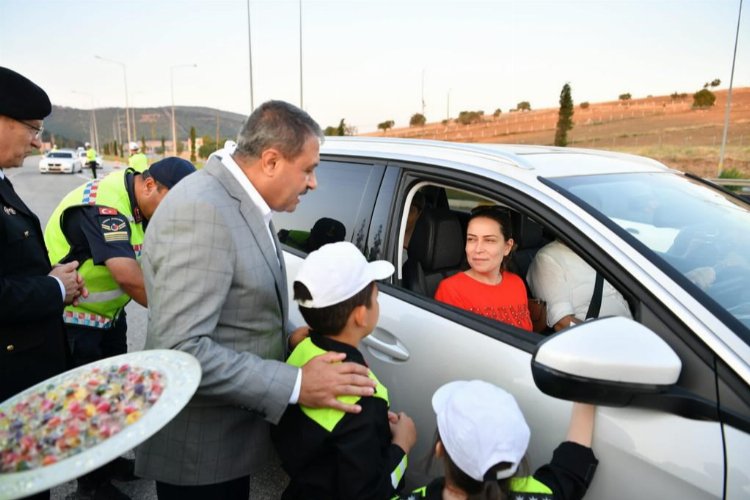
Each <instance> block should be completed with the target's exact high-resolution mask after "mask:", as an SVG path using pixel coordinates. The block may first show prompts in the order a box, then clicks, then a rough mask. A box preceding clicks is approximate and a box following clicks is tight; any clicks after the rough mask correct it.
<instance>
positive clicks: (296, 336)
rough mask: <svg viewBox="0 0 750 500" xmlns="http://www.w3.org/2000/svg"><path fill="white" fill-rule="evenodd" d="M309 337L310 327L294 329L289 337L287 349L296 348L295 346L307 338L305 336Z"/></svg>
mask: <svg viewBox="0 0 750 500" xmlns="http://www.w3.org/2000/svg"><path fill="white" fill-rule="evenodd" d="M308 335H310V327H309V326H307V325H305V326H300V327H299V328H297V329H295V330H294V331H293V332H292V334H291V335H289V347H290V349H294V348H295V347H297V344H299V343H300V342H302V341H303V340H305V339H306V338H307V336H308Z"/></svg>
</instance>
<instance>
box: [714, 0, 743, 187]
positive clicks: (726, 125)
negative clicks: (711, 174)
mask: <svg viewBox="0 0 750 500" xmlns="http://www.w3.org/2000/svg"><path fill="white" fill-rule="evenodd" d="M740 19H742V0H740V11H739V13H738V14H737V32H736V33H735V35H734V54H733V55H732V72H731V73H730V75H729V91H728V92H727V107H726V110H724V133H723V134H722V135H721V151H720V152H719V173H718V174H717V177H718V176H720V175H721V172H723V171H724V151H725V149H726V146H727V132H728V131H729V110H730V108H731V106H732V84H733V83H734V62H735V60H736V59H737V41H738V40H739V37H740Z"/></svg>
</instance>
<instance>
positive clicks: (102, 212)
mask: <svg viewBox="0 0 750 500" xmlns="http://www.w3.org/2000/svg"><path fill="white" fill-rule="evenodd" d="M99 215H117V210H115V209H114V208H109V207H99Z"/></svg>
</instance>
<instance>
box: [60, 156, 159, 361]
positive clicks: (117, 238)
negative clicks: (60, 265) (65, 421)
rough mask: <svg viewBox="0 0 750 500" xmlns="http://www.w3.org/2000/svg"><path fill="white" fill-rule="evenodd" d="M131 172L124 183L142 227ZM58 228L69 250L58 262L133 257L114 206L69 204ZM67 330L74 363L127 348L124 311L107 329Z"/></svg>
mask: <svg viewBox="0 0 750 500" xmlns="http://www.w3.org/2000/svg"><path fill="white" fill-rule="evenodd" d="M134 174H135V171H134V170H132V169H128V171H126V173H125V177H124V180H125V185H126V189H127V192H128V198H129V199H130V205H131V207H132V209H133V218H134V220H135V222H136V223H142V224H143V225H144V228H145V225H146V224H147V221H146V220H144V219H143V217H142V216H141V213H140V210H139V209H138V205H137V203H136V199H135V194H134V192H133V189H134V187H133V186H134V182H133V175H134ZM62 229H63V233H65V236H66V238H67V240H68V243H69V244H70V247H71V249H70V253H69V254H68V255H67V256H66V257H65V258H63V260H62V261H61V262H70V261H73V260H77V261H78V262H84V261H85V260H87V259H93V262H94V264H95V265H102V266H103V265H104V263H105V262H106V261H107V260H108V259H111V258H114V257H126V258H131V259H134V260H135V259H136V254H135V250H134V249H133V246H132V245H131V244H130V231H131V230H130V223H129V222H128V217H127V216H126V215H124V214H121V213H120V212H118V211H117V210H115V209H114V208H110V207H102V206H98V205H88V206H79V207H71V208H69V209H67V210H66V212H65V217H64V219H63V226H62ZM67 329H68V341H69V342H70V348H71V351H72V353H73V365H74V366H81V365H84V364H86V363H90V362H92V361H96V360H99V359H102V358H106V357H110V356H116V355H118V354H124V353H126V352H127V350H128V345H127V329H128V327H127V319H126V315H125V311H124V310H123V311H122V312H121V313H120V314H119V315H118V317H117V319H116V320H115V321H114V323H113V324H112V327H111V328H109V329H106V330H104V329H100V328H92V327H87V326H81V325H72V324H68V325H67Z"/></svg>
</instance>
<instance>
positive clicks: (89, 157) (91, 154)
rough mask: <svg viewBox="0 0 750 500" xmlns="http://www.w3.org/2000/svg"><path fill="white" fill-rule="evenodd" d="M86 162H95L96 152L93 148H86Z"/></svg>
mask: <svg viewBox="0 0 750 500" xmlns="http://www.w3.org/2000/svg"><path fill="white" fill-rule="evenodd" d="M86 161H87V162H89V163H91V162H94V161H96V151H95V150H94V148H88V149H87V150H86Z"/></svg>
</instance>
